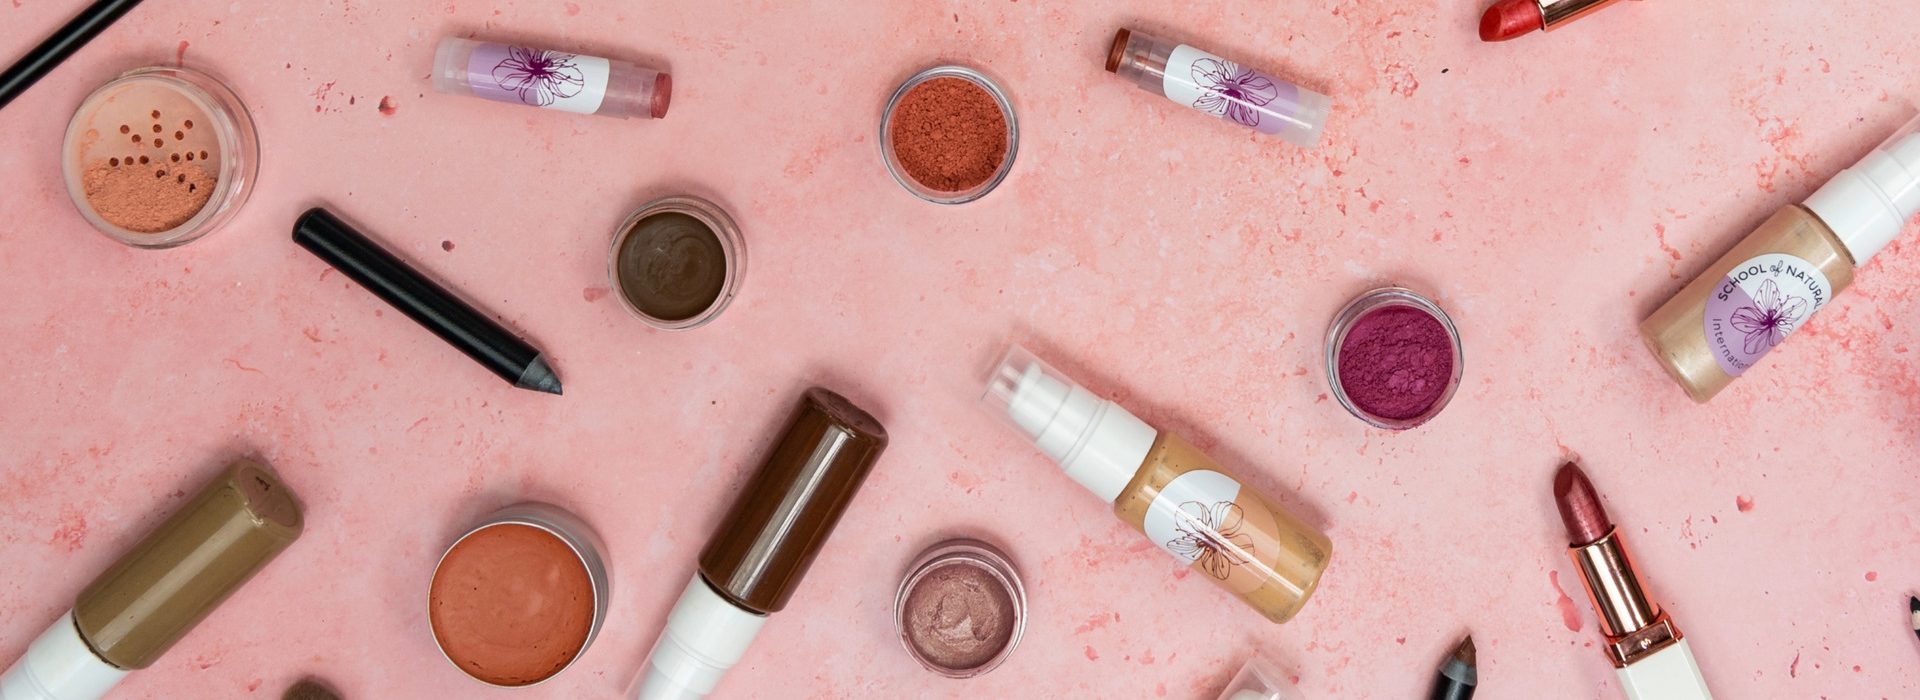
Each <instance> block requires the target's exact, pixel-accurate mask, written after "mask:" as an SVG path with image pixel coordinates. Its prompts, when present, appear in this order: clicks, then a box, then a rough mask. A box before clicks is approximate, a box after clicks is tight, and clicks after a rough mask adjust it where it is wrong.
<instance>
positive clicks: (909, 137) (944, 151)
mask: <svg viewBox="0 0 1920 700" xmlns="http://www.w3.org/2000/svg"><path fill="white" fill-rule="evenodd" d="M1019 148H1020V127H1019V124H1018V123H1017V122H1016V121H1014V117H1013V103H1012V102H1011V101H1009V100H1008V99H1007V93H1006V92H1005V91H1003V90H1001V89H1000V86H999V85H996V84H994V82H993V81H992V80H990V79H988V78H987V76H986V75H984V74H982V73H981V72H980V71H977V70H974V69H972V68H964V67H961V66H939V67H935V68H929V69H926V70H923V71H920V72H919V73H915V74H914V75H913V77H911V78H908V79H907V81H906V82H905V83H901V84H900V88H899V89H898V90H895V91H894V92H893V98H892V99H889V100H887V107H886V110H885V111H884V112H882V113H881V115H880V157H881V159H882V160H884V161H885V162H886V164H887V172H890V173H892V174H893V179H894V180H895V181H896V182H899V183H900V186H901V187H903V188H906V190H907V191H908V192H911V193H913V195H914V196H916V197H919V198H921V199H924V200H927V201H929V202H933V203H935V204H964V203H966V202H971V201H973V200H976V199H979V198H981V197H985V196H986V195H987V193H988V192H992V191H993V188H995V187H997V186H999V185H1000V181H1001V180H1005V179H1006V177H1007V173H1008V172H1010V171H1012V170H1013V156H1014V153H1015V152H1016V151H1018V150H1019Z"/></svg>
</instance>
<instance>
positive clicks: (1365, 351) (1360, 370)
mask: <svg viewBox="0 0 1920 700" xmlns="http://www.w3.org/2000/svg"><path fill="white" fill-rule="evenodd" d="M1453 363H1454V357H1453V340H1452V339H1451V338H1450V337H1448V335H1447V329H1446V328H1445V327H1443V326H1441V325H1440V321H1439V320H1438V319H1435V318H1434V317H1433V316H1431V315H1429V314H1427V313H1426V312H1424V311H1421V310H1419V309H1414V308H1408V307H1404V306H1392V307H1387V308H1384V309H1380V310H1378V311H1374V312H1372V313H1369V314H1367V315H1366V316H1363V317H1361V318H1360V320H1359V321H1357V322H1355V323H1354V324H1353V327H1352V328H1351V329H1349V330H1348V331H1347V336H1346V339H1345V340H1344V341H1342V342H1341V344H1340V388H1341V389H1343V390H1344V391H1346V393H1347V398H1349V399H1351V400H1352V401H1353V405H1354V406H1356V407H1358V408H1359V409H1360V410H1362V411H1365V412H1367V413H1370V414H1373V415H1375V416H1379V417H1381V418H1386V419H1389V420H1407V419H1409V418H1417V417H1419V416H1420V414H1422V413H1425V412H1426V411H1427V409H1429V408H1432V407H1433V404H1434V403H1436V402H1438V401H1439V400H1440V397H1441V395H1442V394H1445V393H1446V391H1447V384H1448V383H1449V381H1450V380H1451V378H1452V376H1453Z"/></svg>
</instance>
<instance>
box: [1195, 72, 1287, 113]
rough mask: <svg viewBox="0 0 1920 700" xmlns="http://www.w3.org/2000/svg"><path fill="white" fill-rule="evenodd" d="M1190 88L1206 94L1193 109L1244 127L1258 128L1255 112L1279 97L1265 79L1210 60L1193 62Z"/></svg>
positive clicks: (1255, 73) (1269, 80)
mask: <svg viewBox="0 0 1920 700" xmlns="http://www.w3.org/2000/svg"><path fill="white" fill-rule="evenodd" d="M1193 84H1194V85H1196V86H1198V87H1199V88H1200V89H1201V90H1205V91H1206V94H1204V95H1201V96H1200V99H1197V100H1194V101H1193V108H1194V109H1197V110H1200V111H1202V112H1206V113H1208V114H1211V115H1213V116H1216V117H1226V118H1228V119H1232V120H1234V121H1236V122H1239V123H1241V124H1243V125H1246V126H1259V125H1260V110H1258V109H1256V108H1257V107H1263V106H1266V104H1267V103H1268V102H1272V101H1273V98H1275V97H1279V96H1280V88H1278V87H1276V86H1274V84H1273V80H1271V79H1269V78H1267V76H1264V75H1261V74H1259V73H1257V72H1255V71H1254V70H1253V69H1250V68H1242V67H1240V65H1239V64H1237V63H1234V62H1232V61H1222V60H1219V59H1213V58H1202V59H1200V60H1197V61H1194V62H1193Z"/></svg>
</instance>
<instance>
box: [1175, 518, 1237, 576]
mask: <svg viewBox="0 0 1920 700" xmlns="http://www.w3.org/2000/svg"><path fill="white" fill-rule="evenodd" d="M1245 520H1246V516H1245V514H1244V513H1242V512H1241V510H1240V506H1238V505H1235V504H1234V502H1233V501H1218V502H1215V503H1213V504H1212V505H1208V504H1206V503H1202V502H1200V501H1187V502H1186V503H1182V504H1180V510H1179V513H1178V515H1177V516H1176V517H1175V521H1176V522H1175V524H1174V529H1175V530H1177V531H1179V533H1180V536H1179V537H1177V538H1174V540H1173V541H1171V542H1168V543H1167V550H1168V551H1171V552H1173V553H1175V554H1178V555H1180V556H1181V557H1183V558H1187V559H1192V560H1193V561H1194V563H1195V564H1198V565H1199V566H1200V570H1201V571H1205V572H1207V574H1208V575H1210V576H1212V577H1214V578H1217V579H1220V580H1222V581H1224V580H1226V578H1227V576H1228V575H1231V574H1232V573H1233V567H1236V566H1240V565H1242V564H1245V563H1247V562H1248V561H1249V558H1250V557H1251V556H1252V554H1253V537H1251V536H1249V535H1245V534H1242V533H1241V532H1240V528H1241V526H1242V525H1244V524H1245Z"/></svg>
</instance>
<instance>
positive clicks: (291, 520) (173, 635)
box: [0, 460, 302, 700]
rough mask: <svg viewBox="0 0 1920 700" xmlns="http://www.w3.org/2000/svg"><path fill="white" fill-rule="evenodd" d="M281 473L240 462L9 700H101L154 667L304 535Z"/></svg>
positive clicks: (94, 588)
mask: <svg viewBox="0 0 1920 700" xmlns="http://www.w3.org/2000/svg"><path fill="white" fill-rule="evenodd" d="M301 527H302V519H301V516H300V503H299V502H298V501H295V500H294V497H293V492H292V491H290V490H288V489H287V486H286V484H284V483H282V482H281V481H280V478H279V477H278V476H276V475H275V474H274V473H273V471H272V470H270V469H268V468H267V467H266V466H264V465H260V464H256V463H254V462H250V461H247V460H240V461H237V462H235V463H234V464H233V465H232V466H229V467H227V469H226V471H224V472H221V474H220V476H218V477H216V478H215V479H214V480H213V483H210V484H207V486H206V487H205V488H203V489H201V490H200V493H199V494H197V495H195V496H194V497H193V500H190V501H188V502H187V504H186V505H185V506H182V507H181V508H180V510H179V511H178V512H176V513H174V514H173V516H172V517H169V518H167V520H166V522H163V523H161V524H160V526H159V527H157V528H155V529H154V530H153V532H152V533H149V534H148V535H147V537H146V539H143V540H141V541H140V543H139V544H137V545H134V547H133V549H131V550H129V551H128V552H127V553H126V554H124V555H122V556H121V557H120V559H119V560H118V561H115V562H114V563H113V565H112V566H110V567H108V568H107V570H106V571H105V572H104V573H102V574H100V576H99V578H95V579H94V580H93V583H90V584H88V585H87V587H86V588H85V589H84V590H82V591H80V595H79V597H78V598H76V599H75V600H74V603H73V610H72V611H71V612H68V613H67V614H65V615H61V616H60V619H59V620H57V621H55V622H54V623H53V626H52V627H49V628H47V631H46V632H45V633H43V634H41V635H40V637H39V638H38V639H35V640H34V641H33V643H32V644H31V645H29V646H28V647H27V653H26V654H25V655H24V656H21V657H20V660H19V661H16V662H14V664H13V666H12V667H10V668H8V669H7V672H6V674H5V675H0V698H4V699H5V700H96V699H97V698H100V697H102V696H104V695H106V694H107V692H108V691H110V690H112V689H113V686H115V685H117V684H118V683H119V682H120V679H122V678H124V677H126V675H127V674H128V673H131V672H133V671H137V670H140V669H143V668H146V667H148V666H151V665H153V663H154V662H155V661H158V660H159V659H160V655H162V654H165V653H166V652H167V650H168V649H171V648H173V645H174V643H175V642H178V641H180V638H181V637H184V636H186V635H187V633H188V632H190V631H192V630H193V628H194V626H196V625H199V624H200V621H201V620H204V619H206V617H207V615H209V614H211V613H212V612H213V610H214V608H217V607H219V606H220V604H221V603H222V602H225V601H226V599H227V597H228V596H231V595H233V593H234V592H235V591H237V590H239V589H240V586H242V585H244V584H246V582H247V581H248V580H250V579H252V578H253V575H254V574H257V573H259V572H260V569H262V568H264V567H265V566H266V565H267V562H270V561H273V558H274V557H275V556H278V555H279V554H280V552H281V551H284V550H285V549H286V548H287V546H288V545H290V544H293V541H294V539H296V538H298V537H299V536H300V530H301Z"/></svg>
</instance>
